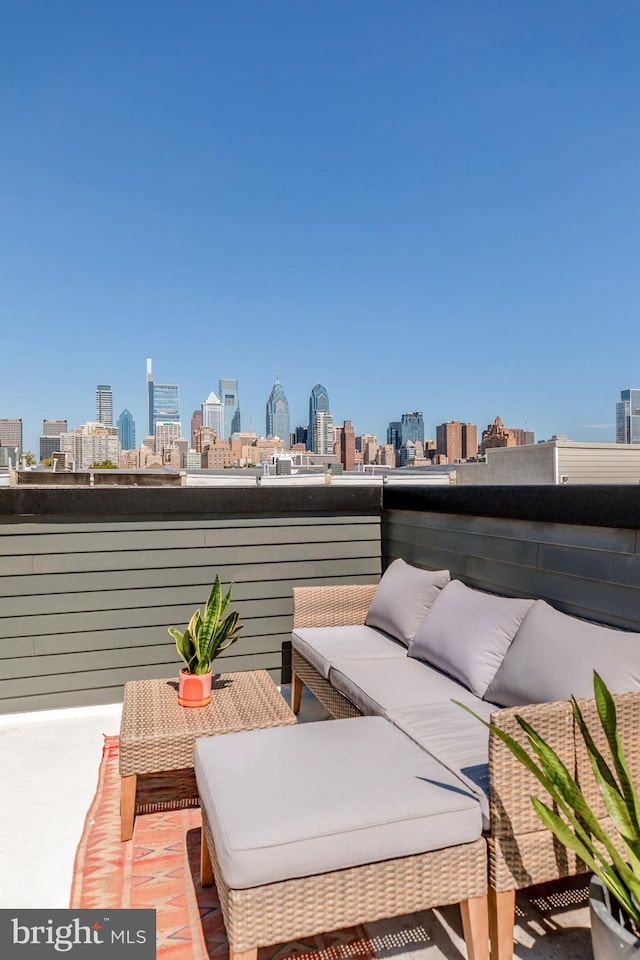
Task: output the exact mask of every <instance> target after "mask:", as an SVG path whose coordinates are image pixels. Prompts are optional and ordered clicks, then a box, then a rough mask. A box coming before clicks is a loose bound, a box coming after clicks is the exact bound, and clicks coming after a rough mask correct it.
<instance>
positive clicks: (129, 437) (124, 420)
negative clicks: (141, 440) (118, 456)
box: [118, 407, 136, 450]
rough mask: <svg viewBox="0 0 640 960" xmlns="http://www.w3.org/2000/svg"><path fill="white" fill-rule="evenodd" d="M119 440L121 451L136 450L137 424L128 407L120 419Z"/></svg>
mask: <svg viewBox="0 0 640 960" xmlns="http://www.w3.org/2000/svg"><path fill="white" fill-rule="evenodd" d="M118 439H119V440H120V449H121V450H135V448H136V423H135V420H134V419H133V416H132V414H131V413H130V412H129V410H127V408H126V407H125V408H124V410H123V411H122V413H121V414H120V416H119V417H118Z"/></svg>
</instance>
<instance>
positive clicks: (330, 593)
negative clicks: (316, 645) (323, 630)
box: [293, 583, 376, 630]
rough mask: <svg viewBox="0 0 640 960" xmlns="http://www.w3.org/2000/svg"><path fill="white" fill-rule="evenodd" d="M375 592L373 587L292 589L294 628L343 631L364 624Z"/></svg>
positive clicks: (355, 584)
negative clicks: (345, 628) (321, 628)
mask: <svg viewBox="0 0 640 960" xmlns="http://www.w3.org/2000/svg"><path fill="white" fill-rule="evenodd" d="M375 592H376V585H375V584H372V583H365V584H362V583H353V584H348V585H345V586H337V587H294V588H293V628H294V630H295V628H296V627H346V626H352V625H354V624H358V623H364V621H365V617H366V616H367V611H368V609H369V604H370V603H371V601H372V600H373V595H374V593H375Z"/></svg>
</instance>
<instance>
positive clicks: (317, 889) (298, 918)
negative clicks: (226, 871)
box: [202, 810, 487, 951]
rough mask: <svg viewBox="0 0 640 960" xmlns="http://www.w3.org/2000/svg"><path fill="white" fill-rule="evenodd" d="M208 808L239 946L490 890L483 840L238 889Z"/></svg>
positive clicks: (221, 891)
mask: <svg viewBox="0 0 640 960" xmlns="http://www.w3.org/2000/svg"><path fill="white" fill-rule="evenodd" d="M202 813H203V816H202V820H203V824H204V830H205V836H206V842H207V845H208V847H209V852H210V854H211V861H212V864H213V872H214V877H215V881H216V888H217V890H218V896H219V897H220V904H221V907H222V914H223V917H224V922H225V927H226V930H227V937H228V939H229V942H230V943H231V944H232V945H233V949H234V950H236V951H244V950H250V949H252V948H253V947H255V946H266V945H268V944H275V943H280V942H281V941H285V940H293V939H298V938H300V937H307V936H313V935H314V934H317V933H328V932H329V931H331V930H339V929H340V928H341V927H347V926H351V925H354V924H358V923H370V922H372V921H374V920H381V919H384V918H387V917H395V916H402V915H403V914H405V913H411V912H412V911H415V910H426V909H428V908H430V907H434V906H445V905H446V904H451V903H459V902H461V901H463V900H468V899H469V898H471V897H480V896H483V895H484V894H485V893H486V890H487V865H486V844H485V841H484V840H483V839H480V840H476V841H475V842H474V843H467V844H463V845H462V846H458V847H449V848H448V849H445V850H434V851H431V852H429V853H423V854H420V855H418V856H413V857H402V858H400V859H397V860H385V861H382V862H381V863H372V864H366V865H364V866H361V867H350V868H348V869H346V870H336V871H333V872H331V873H324V874H319V875H318V876H315V877H298V878H295V879H293V880H283V881H281V882H279V883H270V884H267V885H266V886H261V887H251V888H249V889H247V890H233V889H230V888H229V887H228V886H227V885H226V883H225V881H224V879H223V877H222V875H221V873H220V868H219V866H218V863H217V861H216V856H215V849H214V846H213V842H212V837H211V830H210V827H209V824H208V821H207V818H206V812H205V811H204V810H203V811H202Z"/></svg>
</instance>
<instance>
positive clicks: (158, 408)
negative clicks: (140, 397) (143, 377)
mask: <svg viewBox="0 0 640 960" xmlns="http://www.w3.org/2000/svg"><path fill="white" fill-rule="evenodd" d="M147 416H148V428H149V435H154V434H155V430H156V423H158V422H163V423H168V422H169V421H171V422H172V423H179V422H180V391H179V388H178V384H177V383H156V382H155V380H154V379H153V371H152V368H151V360H147Z"/></svg>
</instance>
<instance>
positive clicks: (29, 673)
mask: <svg viewBox="0 0 640 960" xmlns="http://www.w3.org/2000/svg"><path fill="white" fill-rule="evenodd" d="M395 557H404V558H405V559H406V560H407V561H409V562H412V563H415V564H418V565H420V566H424V567H431V568H447V569H449V570H451V573H452V576H455V577H459V578H460V579H462V580H464V581H465V582H466V583H468V584H469V585H470V586H475V587H478V588H480V589H484V590H489V591H492V592H495V593H499V594H505V595H511V596H534V597H542V598H544V599H547V600H548V601H549V602H550V603H552V604H553V605H554V606H556V607H558V608H559V609H561V610H564V611H566V612H568V613H572V614H575V615H577V616H582V617H587V618H589V619H593V620H598V621H601V622H604V623H610V624H613V625H616V626H619V627H622V628H625V629H630V630H635V631H640V485H639V486H638V488H636V487H630V486H620V487H615V486H597V487H596V486H589V487H576V486H572V487H541V486H531V487H527V486H521V487H516V486H513V487H484V486H483V487H458V488H456V487H442V488H440V487H396V488H394V487H392V486H391V485H389V486H388V487H386V488H382V487H372V486H360V485H358V486H352V487H337V486H335V487H333V486H332V487H326V488H322V487H306V488H305V487H303V488H300V487H286V486H283V487H277V488H271V487H269V488H267V487H256V488H241V489H236V490H233V489H229V488H222V489H221V488H214V489H207V488H204V489H194V488H188V487H187V488H156V489H145V488H123V489H119V488H99V489H87V488H56V489H44V490H43V489H38V488H25V489H20V488H16V489H6V490H0V713H2V712H4V713H12V712H16V711H23V710H40V709H45V708H49V707H61V706H73V705H82V704H96V703H108V702H115V701H117V700H119V699H121V696H122V685H123V683H124V682H125V681H126V680H130V679H136V678H142V677H161V676H174V675H175V674H176V673H177V670H178V669H179V666H180V664H179V661H178V658H177V655H176V653H175V649H174V645H173V641H172V639H171V637H170V636H169V634H168V633H167V627H168V626H172V625H176V626H180V627H182V626H184V624H185V623H186V622H187V621H188V619H189V617H190V615H191V613H192V612H193V610H194V608H195V607H197V606H199V605H202V604H203V603H204V601H205V600H206V596H207V594H208V591H209V589H210V586H211V583H212V582H213V579H214V578H215V575H216V573H219V574H220V577H221V579H222V581H223V583H225V584H226V583H229V582H231V581H233V582H234V592H233V599H234V605H235V606H236V607H237V609H238V610H239V611H240V614H241V616H242V620H243V623H244V630H243V631H242V634H241V639H240V640H239V641H238V643H237V644H235V645H234V646H233V647H231V648H230V650H229V651H228V652H227V653H226V654H225V655H224V656H223V657H222V658H221V660H220V661H219V663H220V667H221V669H223V670H236V669H238V670H244V669H252V668H256V667H263V668H265V669H267V670H269V671H270V673H271V674H272V676H273V677H274V678H275V679H276V680H277V681H280V680H281V679H282V680H284V681H286V680H288V678H289V648H290V636H291V592H292V588H293V587H294V586H296V585H304V584H334V583H348V582H351V583H375V582H377V580H378V578H379V576H380V572H381V567H383V566H385V565H386V564H387V563H389V562H390V561H391V560H393V559H394V558H395Z"/></svg>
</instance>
